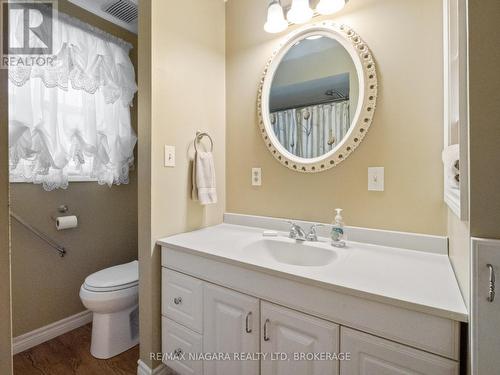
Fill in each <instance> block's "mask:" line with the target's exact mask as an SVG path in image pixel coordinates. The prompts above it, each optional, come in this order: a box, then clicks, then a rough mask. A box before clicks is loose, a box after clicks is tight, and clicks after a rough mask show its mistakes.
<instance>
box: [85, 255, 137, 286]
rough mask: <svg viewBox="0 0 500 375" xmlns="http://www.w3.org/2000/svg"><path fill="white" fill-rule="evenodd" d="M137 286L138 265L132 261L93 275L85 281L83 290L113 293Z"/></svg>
mask: <svg viewBox="0 0 500 375" xmlns="http://www.w3.org/2000/svg"><path fill="white" fill-rule="evenodd" d="M138 284H139V263H138V262H137V261H136V260H134V261H133V262H130V263H127V264H121V265H118V266H114V267H110V268H106V269H104V270H101V271H98V272H95V273H93V274H92V275H90V276H88V277H87V278H86V279H85V282H84V283H83V288H85V289H86V290H88V291H92V292H113V291H117V290H123V289H129V288H133V287H135V286H137V285H138Z"/></svg>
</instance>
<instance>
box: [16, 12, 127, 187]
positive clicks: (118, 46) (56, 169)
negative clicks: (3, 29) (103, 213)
mask: <svg viewBox="0 0 500 375" xmlns="http://www.w3.org/2000/svg"><path fill="white" fill-rule="evenodd" d="M11 22H18V24H19V27H22V24H21V23H22V19H21V18H20V19H19V20H15V19H14V20H11ZM53 28H54V56H53V57H54V59H53V61H52V64H47V65H43V66H32V67H29V66H10V67H9V157H10V178H11V181H12V182H20V181H23V182H31V183H37V184H42V185H43V187H44V189H45V190H53V189H57V188H66V187H67V186H68V183H69V182H70V181H97V182H98V183H99V184H107V185H109V186H111V185H112V184H122V183H128V174H129V168H130V166H132V165H133V163H134V156H133V151H134V148H135V144H136V142H137V137H136V134H135V132H134V130H133V129H132V126H131V118H130V106H131V104H132V100H133V97H134V95H135V92H136V91H137V85H136V83H135V71H134V67H133V65H132V62H131V61H130V58H129V51H130V48H131V45H129V44H128V43H125V42H124V41H122V40H120V39H118V38H116V37H114V36H112V35H109V34H107V33H105V32H103V31H101V30H98V29H95V28H93V27H92V26H90V25H87V24H85V23H82V22H81V21H79V20H76V19H74V18H71V17H69V16H67V15H64V14H61V13H59V14H58V17H57V19H54V22H53ZM21 35H22V34H21ZM14 37H15V35H14ZM11 38H12V35H11Z"/></svg>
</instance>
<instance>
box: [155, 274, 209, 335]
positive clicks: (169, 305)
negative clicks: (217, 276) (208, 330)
mask: <svg viewBox="0 0 500 375" xmlns="http://www.w3.org/2000/svg"><path fill="white" fill-rule="evenodd" d="M161 304H162V309H161V310H162V314H163V315H164V316H166V317H167V318H169V319H172V320H173V321H175V322H177V323H179V324H182V325H183V326H186V327H188V328H190V329H192V330H193V331H195V332H198V333H202V332H203V282H202V281H200V280H198V279H195V278H193V277H190V276H186V275H184V274H182V273H179V272H175V271H172V270H169V269H166V268H163V269H162V303H161Z"/></svg>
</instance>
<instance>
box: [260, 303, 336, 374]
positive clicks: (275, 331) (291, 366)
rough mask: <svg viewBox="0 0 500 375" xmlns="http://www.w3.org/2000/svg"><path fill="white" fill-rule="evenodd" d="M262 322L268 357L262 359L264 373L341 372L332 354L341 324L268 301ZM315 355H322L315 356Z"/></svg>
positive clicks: (262, 305) (264, 349) (263, 304)
mask: <svg viewBox="0 0 500 375" xmlns="http://www.w3.org/2000/svg"><path fill="white" fill-rule="evenodd" d="M261 325H262V329H261V349H262V352H263V353H264V354H265V355H266V356H267V357H266V358H265V359H264V358H263V360H262V362H261V366H262V367H261V368H262V372H261V374H262V375H336V374H338V373H339V363H338V361H337V360H336V359H334V358H333V356H331V354H332V353H333V354H336V353H338V349H339V326H338V325H336V324H333V323H330V322H327V321H325V320H322V319H318V318H315V317H312V316H309V315H305V314H302V313H299V312H297V311H293V310H290V309H287V308H284V307H281V306H277V305H273V304H271V303H268V302H262V303H261ZM276 353H286V355H287V359H282V360H278V359H277V358H276ZM313 354H316V356H323V358H316V359H314V358H312V357H311V356H312V355H313ZM271 355H272V356H274V358H272V359H271V358H270V356H271ZM327 355H328V357H326V356H327ZM297 356H303V357H302V358H297ZM306 356H307V357H306Z"/></svg>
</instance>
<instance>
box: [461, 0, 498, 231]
mask: <svg viewBox="0 0 500 375" xmlns="http://www.w3.org/2000/svg"><path fill="white" fill-rule="evenodd" d="M499 19H500V2H499V1H498V0H481V1H469V54H470V57H469V100H470V109H469V113H470V134H469V142H470V152H469V155H470V172H469V176H470V207H471V209H470V227H471V234H472V236H475V237H485V238H500V176H499V174H498V171H499V166H500V146H499V145H500V105H499V102H500V91H499V87H500V77H499V76H498V74H497V70H498V61H500V49H499V48H498V34H499V32H500V23H499V22H498V20H499Z"/></svg>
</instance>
